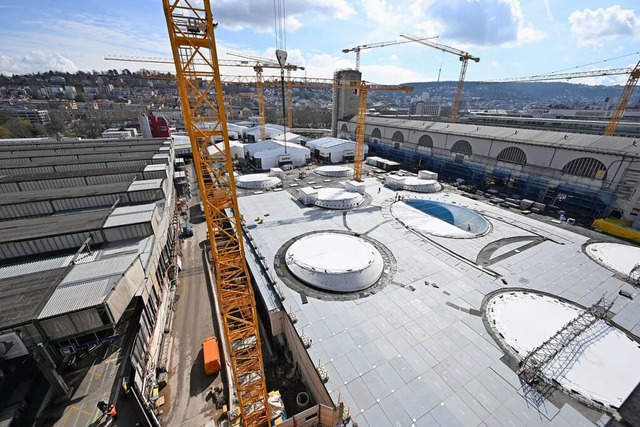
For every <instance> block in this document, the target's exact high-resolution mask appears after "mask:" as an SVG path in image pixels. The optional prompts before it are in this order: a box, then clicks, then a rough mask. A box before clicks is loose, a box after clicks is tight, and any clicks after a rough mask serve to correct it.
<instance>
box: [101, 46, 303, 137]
mask: <svg viewBox="0 0 640 427" xmlns="http://www.w3.org/2000/svg"><path fill="white" fill-rule="evenodd" d="M232 55H235V56H244V57H247V58H249V55H244V54H239V53H233V54H232ZM254 58H257V57H251V58H249V59H252V61H241V60H223V59H221V60H218V66H223V67H251V68H253V70H254V71H255V73H256V93H257V94H258V120H259V122H258V124H259V125H260V138H261V139H263V140H264V139H266V131H265V124H266V119H265V111H264V91H263V90H262V73H263V71H264V69H265V68H269V69H280V68H284V69H285V70H287V73H288V75H289V77H290V76H291V74H290V73H291V71H298V70H304V67H299V66H297V65H291V64H286V65H285V66H284V67H280V65H278V64H277V63H276V62H275V61H271V60H269V59H266V58H259V59H254ZM104 59H105V60H107V61H128V62H151V63H156V64H173V59H171V58H162V57H148V56H124V55H107V56H105V57H104ZM193 65H206V62H205V61H202V60H201V59H199V58H194V59H193ZM289 108H290V114H289V122H290V123H289V128H291V127H292V124H291V117H292V114H291V110H292V109H293V107H292V106H291V90H289Z"/></svg>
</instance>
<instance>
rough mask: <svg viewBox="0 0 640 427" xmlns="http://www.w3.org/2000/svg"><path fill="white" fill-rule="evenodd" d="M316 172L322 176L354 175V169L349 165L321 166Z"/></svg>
mask: <svg viewBox="0 0 640 427" xmlns="http://www.w3.org/2000/svg"><path fill="white" fill-rule="evenodd" d="M314 172H315V173H317V174H318V175H322V176H335V177H348V176H351V175H353V169H352V168H350V167H347V166H320V167H318V168H316V169H315V170H314Z"/></svg>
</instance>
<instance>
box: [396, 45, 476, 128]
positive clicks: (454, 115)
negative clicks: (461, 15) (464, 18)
mask: <svg viewBox="0 0 640 427" xmlns="http://www.w3.org/2000/svg"><path fill="white" fill-rule="evenodd" d="M400 37H404V38H405V39H407V40H411V41H414V42H417V43H420V44H423V45H426V46H429V47H432V48H434V49H439V50H441V51H443V52H448V53H453V54H454V55H458V58H459V59H460V62H462V67H461V68H460V77H459V78H458V88H457V89H456V97H455V99H454V101H453V105H452V106H451V115H450V116H449V120H450V121H451V122H452V123H455V122H456V120H458V110H459V109H460V99H461V98H462V88H463V86H464V78H465V75H466V74H467V64H468V63H469V60H472V61H475V62H480V58H478V57H477V56H473V55H471V54H470V53H468V52H464V51H462V50H460V49H456V48H454V47H450V46H445V45H443V44H439V43H434V42H430V41H429V40H424V39H423V38H421V37H418V36H412V35H411V34H407V33H403V34H400Z"/></svg>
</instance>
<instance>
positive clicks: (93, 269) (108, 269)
mask: <svg viewBox="0 0 640 427" xmlns="http://www.w3.org/2000/svg"><path fill="white" fill-rule="evenodd" d="M137 257H138V253H137V252H136V253H129V254H125V255H121V256H115V257H112V258H105V259H101V260H100V261H94V262H89V263H86V264H78V265H74V266H73V268H72V269H71V271H70V272H69V274H67V275H66V276H65V278H64V279H63V280H62V282H61V283H60V285H67V284H70V283H75V282H81V281H90V280H98V279H103V278H105V277H110V276H121V275H122V274H123V273H124V272H125V271H127V269H128V268H129V266H130V265H131V263H132V262H133V261H134V260H135V259H136V258H137Z"/></svg>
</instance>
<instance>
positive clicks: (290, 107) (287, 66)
mask: <svg viewBox="0 0 640 427" xmlns="http://www.w3.org/2000/svg"><path fill="white" fill-rule="evenodd" d="M227 54H229V55H232V56H237V57H240V58H246V59H252V60H254V61H258V62H261V63H268V62H269V61H271V60H270V59H269V58H264V57H261V56H256V55H249V54H246V53H240V52H227ZM274 65H276V66H277V67H276V68H280V66H279V65H278V64H277V63H274ZM283 68H284V69H285V70H287V125H288V126H289V129H291V128H292V127H293V92H292V88H291V85H290V84H289V83H288V81H289V80H291V71H298V70H304V67H299V66H297V65H292V64H289V63H287V64H285V65H284V66H283ZM260 86H261V85H260ZM256 87H257V86H256ZM257 90H258V92H259V94H260V93H262V87H260V88H259V89H257ZM260 99H261V98H260V95H258V110H260V104H261V103H262V111H263V113H264V96H262V102H260ZM263 117H264V115H263Z"/></svg>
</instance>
